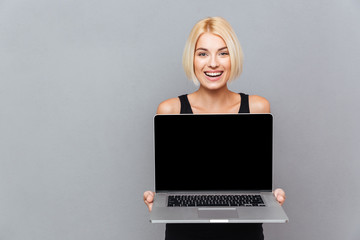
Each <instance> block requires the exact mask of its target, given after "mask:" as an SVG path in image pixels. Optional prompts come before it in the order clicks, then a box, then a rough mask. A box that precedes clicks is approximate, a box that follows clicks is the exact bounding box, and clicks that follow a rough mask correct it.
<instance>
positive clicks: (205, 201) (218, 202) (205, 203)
mask: <svg viewBox="0 0 360 240" xmlns="http://www.w3.org/2000/svg"><path fill="white" fill-rule="evenodd" d="M200 206H201V207H226V206H244V207H254V206H256V207H264V206H265V204H264V201H263V200H262V198H261V196H260V195H171V196H169V197H168V207H200Z"/></svg>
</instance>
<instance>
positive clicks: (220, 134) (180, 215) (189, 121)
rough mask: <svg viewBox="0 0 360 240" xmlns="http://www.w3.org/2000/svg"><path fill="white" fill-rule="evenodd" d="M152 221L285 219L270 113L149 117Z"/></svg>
mask: <svg viewBox="0 0 360 240" xmlns="http://www.w3.org/2000/svg"><path fill="white" fill-rule="evenodd" d="M154 147H155V199H154V204H153V208H152V211H151V213H150V221H151V222H152V223H285V222H288V220H289V219H288V217H287V215H286V213H285V212H284V210H283V208H282V207H281V206H280V204H279V203H278V202H277V201H276V199H275V197H274V195H273V193H272V190H273V116H272V115H271V114H179V115H156V116H155V117H154Z"/></svg>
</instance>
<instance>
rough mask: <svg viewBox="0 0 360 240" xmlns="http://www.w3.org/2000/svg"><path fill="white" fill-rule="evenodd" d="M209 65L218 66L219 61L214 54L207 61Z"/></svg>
mask: <svg viewBox="0 0 360 240" xmlns="http://www.w3.org/2000/svg"><path fill="white" fill-rule="evenodd" d="M208 65H209V67H211V68H216V67H218V66H219V62H218V59H217V57H216V55H213V56H211V57H210V58H209V63H208Z"/></svg>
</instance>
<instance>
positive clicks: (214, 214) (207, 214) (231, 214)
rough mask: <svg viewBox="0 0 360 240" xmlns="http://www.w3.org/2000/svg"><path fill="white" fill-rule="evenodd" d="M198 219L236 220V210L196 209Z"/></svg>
mask: <svg viewBox="0 0 360 240" xmlns="http://www.w3.org/2000/svg"><path fill="white" fill-rule="evenodd" d="M198 214H199V218H208V219H229V218H238V213H237V210H236V208H198Z"/></svg>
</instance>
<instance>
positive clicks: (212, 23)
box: [182, 17, 244, 86]
mask: <svg viewBox="0 0 360 240" xmlns="http://www.w3.org/2000/svg"><path fill="white" fill-rule="evenodd" d="M206 32H208V33H212V34H215V35H218V36H219V37H221V38H222V39H223V40H224V42H225V43H226V46H227V48H228V51H229V55H230V63H231V70H230V76H229V80H228V82H231V81H233V80H234V79H236V78H237V77H239V76H240V74H241V72H242V67H243V58H244V57H243V52H242V49H241V46H240V42H239V40H238V38H237V36H236V34H235V32H234V30H233V29H232V27H231V26H230V24H229V23H228V22H227V21H226V20H225V19H224V18H222V17H209V18H205V19H203V20H200V21H199V22H197V23H196V24H195V26H194V27H193V29H192V30H191V32H190V35H189V38H188V39H187V41H186V44H185V48H184V53H183V59H182V63H183V67H184V70H185V73H186V76H187V77H188V79H189V80H192V81H193V82H194V83H195V85H197V86H199V85H200V83H199V81H198V79H197V77H196V75H195V71H194V55H195V47H196V44H197V41H198V39H199V37H200V36H201V35H202V34H203V33H206Z"/></svg>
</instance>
